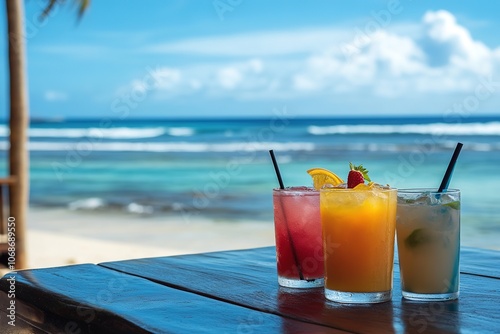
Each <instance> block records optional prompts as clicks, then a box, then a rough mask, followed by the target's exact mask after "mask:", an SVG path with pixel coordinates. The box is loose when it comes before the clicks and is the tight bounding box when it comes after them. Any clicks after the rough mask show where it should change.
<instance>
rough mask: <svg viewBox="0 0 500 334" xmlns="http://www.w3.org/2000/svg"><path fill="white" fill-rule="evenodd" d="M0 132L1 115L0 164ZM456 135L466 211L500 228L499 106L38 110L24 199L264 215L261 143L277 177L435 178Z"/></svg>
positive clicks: (267, 216)
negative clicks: (428, 112)
mask: <svg viewBox="0 0 500 334" xmlns="http://www.w3.org/2000/svg"><path fill="white" fill-rule="evenodd" d="M7 135H8V130H7V126H6V125H5V124H3V125H0V148H1V149H2V152H1V154H0V159H1V160H0V162H1V163H2V165H1V166H3V169H4V174H6V173H7V171H6V160H5V157H6V149H7V139H8V138H7ZM458 141H461V142H463V143H464V147H463V150H462V153H461V156H460V158H459V161H458V163H457V166H456V169H455V173H454V175H453V179H452V182H451V185H450V186H451V187H454V188H459V189H461V191H462V218H463V223H464V224H467V225H468V226H469V227H471V228H473V229H474V232H475V233H476V232H477V233H478V235H483V234H485V235H486V234H487V235H489V236H490V237H491V234H492V233H493V234H496V235H500V208H499V206H498V203H499V202H500V191H499V190H500V178H499V177H498V176H497V174H496V171H497V170H498V166H499V165H500V117H468V118H466V119H443V118H350V119H348V118H341V119H340V118H339V119H298V118H285V117H283V116H279V115H277V116H276V117H275V118H271V119H239V120H228V119H210V120H127V121H119V120H114V121H113V120H111V121H110V120H107V121H105V120H85V121H82V120H80V121H78V120H73V121H60V122H36V123H33V124H31V127H30V159H31V193H30V204H31V205H32V206H34V207H67V208H70V209H74V210H77V209H78V210H95V211H107V210H117V211H125V212H130V213H131V214H142V215H164V214H167V213H168V214H171V213H174V214H183V215H187V216H197V215H200V216H204V217H208V218H212V219H214V220H228V219H229V220H262V221H272V200H271V189H272V188H273V187H276V186H277V180H276V176H275V174H274V171H273V168H272V164H271V161H270V158H269V154H268V150H269V149H274V150H275V153H276V155H277V157H278V162H279V164H280V167H281V170H282V174H283V179H284V182H285V184H286V185H310V184H311V180H310V177H309V175H308V174H307V173H306V170H307V169H309V168H311V167H324V168H328V169H331V170H332V171H334V172H336V173H337V174H339V175H340V176H341V177H346V175H347V172H348V162H349V161H352V162H353V163H355V164H363V165H364V166H365V167H366V168H367V169H368V170H369V171H370V176H371V178H372V180H375V181H377V182H379V183H383V184H386V183H388V184H390V185H392V186H394V187H398V188H403V187H433V186H434V187H437V186H438V185H439V183H440V181H441V178H442V176H443V174H444V172H445V169H446V165H447V164H448V161H449V159H450V157H451V154H452V152H453V149H454V147H455V145H456V143H457V142H458Z"/></svg>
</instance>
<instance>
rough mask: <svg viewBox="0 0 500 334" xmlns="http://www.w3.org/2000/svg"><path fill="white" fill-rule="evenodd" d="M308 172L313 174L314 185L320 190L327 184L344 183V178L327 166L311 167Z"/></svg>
mask: <svg viewBox="0 0 500 334" xmlns="http://www.w3.org/2000/svg"><path fill="white" fill-rule="evenodd" d="M307 174H309V175H311V177H312V179H313V186H314V189H316V190H320V189H321V188H323V187H324V186H325V185H326V184H331V185H332V186H336V185H339V184H342V183H344V180H342V179H341V178H340V177H339V176H338V175H337V174H335V173H332V172H330V171H329V170H328V169H325V168H319V167H318V168H311V169H309V170H308V171H307Z"/></svg>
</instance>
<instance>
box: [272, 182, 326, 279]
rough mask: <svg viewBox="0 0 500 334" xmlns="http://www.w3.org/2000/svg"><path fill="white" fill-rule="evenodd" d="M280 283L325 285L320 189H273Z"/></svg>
mask: <svg viewBox="0 0 500 334" xmlns="http://www.w3.org/2000/svg"><path fill="white" fill-rule="evenodd" d="M273 205H274V226H275V237H276V260H277V269H278V283H279V285H281V286H284V287H291V288H312V287H321V286H323V282H324V279H323V245H322V241H321V221H320V213H319V192H318V191H317V190H315V189H314V188H310V187H289V188H285V189H274V190H273Z"/></svg>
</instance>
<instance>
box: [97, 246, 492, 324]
mask: <svg viewBox="0 0 500 334" xmlns="http://www.w3.org/2000/svg"><path fill="white" fill-rule="evenodd" d="M469 254H471V256H470V258H469ZM472 255H473V252H466V255H465V259H463V262H465V263H464V266H463V268H465V269H466V270H467V271H469V270H470V271H473V272H474V274H468V273H464V274H461V297H460V299H459V300H458V301H451V302H442V303H415V302H408V301H405V300H402V298H401V289H400V284H399V269H398V268H397V266H396V267H395V284H394V296H393V298H392V301H391V302H388V303H382V304H376V305H369V306H367V305H340V304H336V303H333V302H329V301H326V300H325V298H324V295H323V290H322V289H311V290H306V291H304V290H296V289H284V288H280V287H279V286H278V284H277V274H276V267H275V261H276V260H275V248H274V247H267V248H260V249H251V250H242V251H231V252H215V253H206V254H195V255H183V256H174V257H160V258H150V259H137V260H127V261H117V262H108V263H101V264H100V265H101V266H103V267H106V268H110V269H115V270H117V271H121V272H125V273H129V274H133V275H137V276H139V277H144V278H147V279H150V280H152V281H154V282H158V283H161V284H164V285H166V286H171V287H174V288H176V289H181V290H185V291H190V292H194V293H198V294H201V295H205V296H209V297H211V298H214V299H219V300H224V301H227V302H230V303H234V304H236V305H244V306H245V307H251V308H254V309H257V310H261V311H263V312H268V313H271V314H277V315H280V316H285V317H291V318H294V319H299V320H301V321H308V322H313V323H316V324H321V325H326V326H330V327H332V328H337V329H340V330H347V331H354V332H363V333H380V332H387V333H391V332H405V331H407V332H413V331H414V332H422V331H423V330H425V332H426V333H433V332H435V333H442V332H450V333H454V332H460V331H476V330H478V329H480V330H481V331H484V332H488V331H490V332H493V331H494V330H496V329H497V328H498V326H499V324H500V315H499V313H498V311H497V310H498V309H499V308H500V301H499V300H500V298H498V297H500V296H499V291H500V279H498V278H493V277H483V276H479V275H480V274H481V272H482V271H483V270H484V268H483V267H481V265H476V266H474V265H470V266H469V261H470V260H471V259H472V258H473V256H472ZM476 255H477V254H476ZM493 257H494V258H496V254H493ZM479 263H480V261H479ZM486 271H488V272H489V268H486ZM490 274H491V272H490ZM493 275H494V273H493ZM492 296H496V297H497V298H492ZM360 319H362V321H360Z"/></svg>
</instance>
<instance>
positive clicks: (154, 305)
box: [0, 264, 340, 333]
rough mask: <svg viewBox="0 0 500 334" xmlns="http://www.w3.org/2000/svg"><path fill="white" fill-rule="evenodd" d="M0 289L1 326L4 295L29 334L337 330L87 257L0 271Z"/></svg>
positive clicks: (2, 323) (1, 328)
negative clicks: (151, 278) (12, 279)
mask: <svg viewBox="0 0 500 334" xmlns="http://www.w3.org/2000/svg"><path fill="white" fill-rule="evenodd" d="M12 276H15V299H13V298H12V299H11V298H9V297H8V291H9V289H10V282H9V281H8V280H7V279H8V278H9V277H12ZM0 290H1V292H0V310H1V312H0V315H1V316H2V321H1V325H0V326H1V327H0V332H2V333H6V332H7V330H12V327H11V326H8V325H7V324H6V323H5V321H4V319H6V314H5V313H6V312H7V306H8V305H9V303H10V300H15V305H16V318H17V319H20V320H21V321H20V322H19V323H18V324H22V323H24V324H26V323H27V324H29V325H30V326H32V329H33V330H32V331H31V332H33V333H40V332H41V333H62V332H64V333H221V332H223V333H262V332H265V333H282V332H287V333H288V332H290V333H304V332H313V333H340V331H336V330H333V329H329V328H326V327H323V326H318V325H315V324H310V323H304V322H299V321H296V320H293V319H289V318H284V317H279V316H276V315H273V314H267V313H262V312H259V311H256V310H252V309H248V308H244V307H240V306H236V305H233V304H229V303H225V302H222V301H218V300H215V299H212V298H206V297H203V296H200V295H198V294H193V293H189V292H186V291H181V290H178V289H173V288H170V287H167V286H164V285H160V284H157V283H154V282H151V281H149V280H145V279H142V278H139V277H136V276H131V275H128V274H124V273H120V272H117V271H114V270H109V269H107V268H104V267H102V266H97V265H92V264H84V265H74V266H66V267H57V268H48V269H34V270H24V271H19V272H17V273H16V274H7V275H5V276H4V277H3V278H2V279H1V280H0ZM17 329H20V328H19V327H18V328H17Z"/></svg>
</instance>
